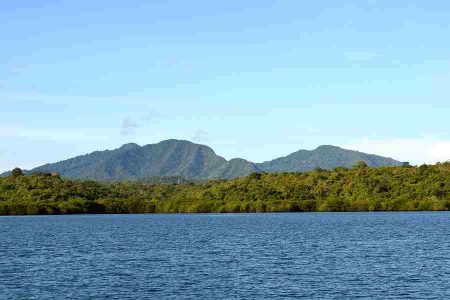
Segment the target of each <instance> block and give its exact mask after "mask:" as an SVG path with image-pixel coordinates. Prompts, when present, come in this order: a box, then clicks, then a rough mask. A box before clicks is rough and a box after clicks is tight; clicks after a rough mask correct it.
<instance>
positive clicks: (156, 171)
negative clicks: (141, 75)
mask: <svg viewBox="0 0 450 300" xmlns="http://www.w3.org/2000/svg"><path fill="white" fill-rule="evenodd" d="M358 161H363V162H365V163H366V164H367V165H368V166H371V167H379V166H399V165H401V163H400V162H399V161H396V160H393V159H391V158H386V157H381V156H376V155H371V154H365V153H362V152H357V151H351V150H345V149H342V148H339V147H335V146H320V147H318V148H317V149H315V150H312V151H308V150H300V151H297V152H294V153H292V154H290V155H288V156H286V157H281V158H277V159H274V160H271V161H267V162H264V163H252V162H250V161H247V160H244V159H240V158H236V159H232V160H229V161H227V160H225V159H224V158H223V157H220V156H218V155H217V154H216V153H215V152H214V151H213V150H212V149H211V148H210V147H208V146H205V145H199V144H195V143H192V142H189V141H184V140H166V141H162V142H160V143H157V144H150V145H146V146H139V145H137V144H125V145H123V146H122V147H120V148H118V149H115V150H105V151H95V152H92V153H90V154H86V155H82V156H77V157H74V158H71V159H68V160H64V161H60V162H57V163H52V164H46V165H43V166H40V167H37V168H35V169H32V170H30V171H27V172H32V173H36V172H50V173H53V172H57V173H59V174H61V176H63V177H67V178H72V179H92V180H100V181H120V180H145V179H146V178H153V179H152V180H155V178H158V177H161V178H177V177H180V178H185V179H189V180H204V179H229V178H236V177H242V176H246V175H248V174H250V173H253V172H267V173H273V172H303V171H307V170H312V169H316V168H322V169H333V168H335V167H352V166H354V165H355V164H356V163H357V162H358ZM2 175H8V173H4V174H2ZM161 180H162V181H164V179H161Z"/></svg>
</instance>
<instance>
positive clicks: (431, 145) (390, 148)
mask: <svg viewBox="0 0 450 300" xmlns="http://www.w3.org/2000/svg"><path fill="white" fill-rule="evenodd" d="M341 147H343V148H346V149H351V150H357V151H361V152H366V153H373V154H377V155H382V156H388V157H392V158H394V159H397V160H400V161H409V162H411V163H412V164H423V163H427V164H433V163H436V162H444V161H447V160H449V159H450V140H443V139H436V138H429V137H424V138H416V139H390V140H389V139H386V140H381V139H369V138H363V139H360V140H355V141H352V142H350V143H348V144H344V145H341Z"/></svg>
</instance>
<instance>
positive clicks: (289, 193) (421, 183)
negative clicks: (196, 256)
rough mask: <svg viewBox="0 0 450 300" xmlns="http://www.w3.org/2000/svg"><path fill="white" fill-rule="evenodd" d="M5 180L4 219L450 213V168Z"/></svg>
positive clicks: (1, 189) (0, 207) (0, 182)
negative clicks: (195, 178)
mask: <svg viewBox="0 0 450 300" xmlns="http://www.w3.org/2000/svg"><path fill="white" fill-rule="evenodd" d="M19 171H20V170H15V172H14V173H13V174H14V175H13V176H9V177H4V178H0V214H2V215H26V214H79V213H194V212H195V213H209V212H286V211H299V212H302V211H418V210H448V209H449V208H450V163H443V164H436V165H433V166H431V165H423V166H420V167H411V166H409V165H407V164H405V165H404V166H401V167H380V168H370V167H368V166H367V165H366V164H364V163H360V164H358V165H357V166H355V167H354V168H352V169H347V168H343V167H339V168H335V169H334V170H333V171H327V170H323V169H316V170H314V171H310V172H306V173H275V174H262V173H252V174H251V175H249V176H247V177H243V178H237V179H233V180H216V181H207V182H198V183H193V182H186V183H180V184H178V183H158V184H149V183H142V182H141V183H138V182H120V183H108V184H107V183H99V182H94V181H72V180H68V179H64V178H61V176H59V174H56V173H54V174H49V173H40V174H32V175H21V174H22V172H19Z"/></svg>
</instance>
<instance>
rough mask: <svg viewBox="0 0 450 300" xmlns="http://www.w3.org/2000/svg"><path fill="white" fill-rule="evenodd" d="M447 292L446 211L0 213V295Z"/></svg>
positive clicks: (449, 237)
mask: <svg viewBox="0 0 450 300" xmlns="http://www.w3.org/2000/svg"><path fill="white" fill-rule="evenodd" d="M358 298H360V299H450V213H448V212H384V213H383V212H373V213H369V212H361V213H264V214H257V213H254V214H129V215H64V216H8V217H0V299H358Z"/></svg>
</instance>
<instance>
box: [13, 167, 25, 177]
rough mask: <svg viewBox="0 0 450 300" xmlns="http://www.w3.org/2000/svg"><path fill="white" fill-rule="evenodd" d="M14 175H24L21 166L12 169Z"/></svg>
mask: <svg viewBox="0 0 450 300" xmlns="http://www.w3.org/2000/svg"><path fill="white" fill-rule="evenodd" d="M12 176H13V177H19V176H23V172H22V169H20V168H14V170H12Z"/></svg>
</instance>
